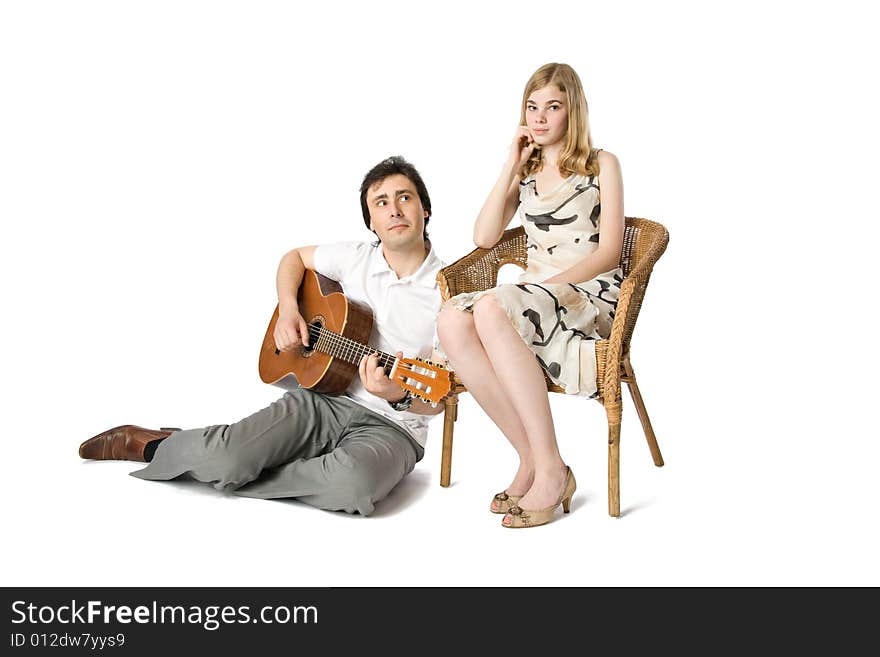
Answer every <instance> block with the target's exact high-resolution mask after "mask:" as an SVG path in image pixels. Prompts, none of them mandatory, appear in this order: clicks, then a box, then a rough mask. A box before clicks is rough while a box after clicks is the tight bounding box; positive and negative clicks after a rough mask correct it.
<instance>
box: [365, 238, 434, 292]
mask: <svg viewBox="0 0 880 657" xmlns="http://www.w3.org/2000/svg"><path fill="white" fill-rule="evenodd" d="M429 244H430V242H429ZM439 263H440V261H439V259H438V258H437V254H436V253H434V245H433V244H431V248H430V250H429V251H428V255H427V256H425V259H424V260H423V261H422V264H421V265H420V266H419V268H418V269H417V270H416V271H415V272H413V273H412V274H410V275H409V276H405V277H404V278H401V279H400V280H401V281H407V280H409V281H412V282H413V283H416V284H418V285H425V286H427V287H434V284H435V283H436V279H437V269H438V267H439ZM368 273H369V275H370V276H376V275H378V274H384V273H388V274H390V275H392V276H394V278H395V279H396V278H397V274H395V273H394V271H393V270H392V269H391V267H389V266H388V262H387V261H386V260H385V256H384V255H382V243H381V242H380V243H379V244H378V245H377V246H375V247H373V254H372V255H371V256H370V266H369V269H368Z"/></svg>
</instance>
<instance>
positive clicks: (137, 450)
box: [79, 424, 172, 461]
mask: <svg viewBox="0 0 880 657" xmlns="http://www.w3.org/2000/svg"><path fill="white" fill-rule="evenodd" d="M171 433H172V432H171V431H162V430H159V431H156V430H154V429H144V428H143V427H138V426H135V425H133V424H123V425H122V426H121V427H114V428H113V429H110V430H109V431H105V432H104V433H99V434H98V435H97V436H95V437H94V438H89V439H88V440H87V441H85V442H84V443H83V444H82V445H80V446H79V455H80V457H82V458H84V459H97V460H100V461H105V460H117V461H143V460H144V447H146V446H147V443H148V442H150V441H151V440H158V439H160V438H167V437H168V436H170V435H171Z"/></svg>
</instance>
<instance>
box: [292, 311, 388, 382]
mask: <svg viewBox="0 0 880 657" xmlns="http://www.w3.org/2000/svg"><path fill="white" fill-rule="evenodd" d="M309 345H310V346H311V348H312V349H316V350H318V351H320V352H321V353H324V354H327V355H328V356H333V357H334V358H340V359H342V360H344V361H346V362H347V363H351V364H352V365H359V364H360V362H361V358H363V357H364V356H366V355H368V354H376V355H377V357H378V359H379V365H381V366H382V367H383V368H384V369H385V374H390V373H391V369H392V368H393V367H394V361H396V360H397V357H396V356H394V355H393V354H386V353H385V352H384V351H379V350H378V349H373V348H372V347H370V346H369V345H365V344H362V343H360V342H357V341H355V340H351V339H350V338H346V337H345V336H344V335H340V334H339V333H334V332H333V331H330V330H328V329H326V328H324V327H323V326H321V325H319V324H317V323H312V324H309Z"/></svg>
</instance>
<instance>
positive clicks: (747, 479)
mask: <svg viewBox="0 0 880 657" xmlns="http://www.w3.org/2000/svg"><path fill="white" fill-rule="evenodd" d="M610 5H611V3H607V2H602V3H593V2H583V1H579V2H553V3H539V2H511V1H507V2H503V3H500V2H498V3H495V2H488V3H478V2H468V3H462V4H455V3H448V2H446V3H443V4H440V3H437V4H434V5H432V6H427V5H424V4H421V3H414V2H401V3H394V2H368V3H360V4H357V5H354V4H352V6H346V5H345V4H341V3H336V2H332V3H281V2H279V3H270V2H247V3H245V2H238V3H235V2H138V3H134V2H76V3H72V2H5V3H3V4H2V7H0V94H2V102H0V219H2V244H0V249H2V251H0V256H2V258H0V267H2V271H0V273H2V278H0V280H2V285H3V311H4V312H3V315H4V319H3V323H2V341H0V349H2V354H0V356H2V358H0V365H2V368H3V376H2V383H0V386H2V391H0V393H2V394H0V400H2V405H3V415H2V420H3V421H2V426H3V438H4V440H3V441H2V444H0V456H2V463H3V468H2V473H0V485H2V491H0V503H2V526H3V531H4V534H5V538H4V541H3V547H2V551H3V555H2V558H0V577H2V583H3V584H4V585H117V586H125V585H293V586H299V585H314V586H327V585H331V586H332V585H336V586H339V585H353V586H360V585H419V586H420V585H480V586H482V585H500V586H506V585H874V586H876V585H878V584H880V568H878V565H877V564H878V560H877V558H876V555H877V551H878V547H880V546H878V539H877V524H878V512H877V511H878V503H880V496H878V490H877V483H876V480H877V477H876V474H875V473H876V471H877V469H878V468H880V444H878V437H880V436H878V431H877V420H876V409H877V402H876V399H875V393H876V388H877V386H876V383H875V381H876V378H875V370H876V368H877V365H878V358H877V355H878V354H877V351H878V350H877V347H876V344H877V338H876V334H877V323H876V320H875V319H874V318H873V309H874V306H875V303H876V302H875V301H874V297H875V295H876V292H875V291H874V287H875V286H874V282H875V278H876V277H875V276H874V275H873V274H874V272H875V271H876V261H877V256H876V254H875V251H876V249H877V244H878V237H880V235H878V229H877V224H878V218H880V217H878V211H877V203H876V198H875V194H874V189H875V187H876V180H877V175H878V166H877V162H878V157H877V153H878V146H880V143H878V142H880V140H878V129H877V116H878V115H880V106H878V102H877V94H876V90H877V83H876V66H875V64H876V61H877V59H878V54H880V53H878V48H877V46H876V45H872V44H876V34H875V32H876V30H875V29H874V25H873V24H872V23H871V22H870V21H869V20H868V16H867V15H865V14H863V13H862V10H860V9H859V8H858V7H859V6H860V3H834V4H828V3H800V2H799V3H795V2H791V3H743V2H740V3H735V4H731V5H730V6H729V7H728V8H724V9H720V8H718V7H716V6H714V5H711V6H710V5H707V6H702V5H703V3H692V4H686V3H676V4H671V5H670V4H668V3H664V4H662V5H660V4H659V3H658V6H656V7H654V6H652V5H650V4H647V3H646V4H634V3H615V6H614V7H611V6H610ZM548 61H562V62H567V63H569V64H571V65H572V66H574V68H575V69H576V70H577V71H578V72H579V73H580V75H581V78H582V80H583V82H584V86H585V88H586V92H587V96H588V99H589V102H590V110H591V114H590V118H591V124H592V134H593V138H594V142H595V144H596V145H597V146H599V147H603V148H606V149H608V150H610V151H612V152H614V153H615V154H616V155H617V156H618V157H619V159H620V161H621V163H622V167H623V173H624V184H625V190H626V213H627V214H628V215H631V216H643V217H648V218H651V219H654V220H657V221H660V222H662V223H663V224H665V225H666V226H667V227H668V228H669V231H670V234H671V242H670V245H669V249H668V251H667V253H666V255H665V256H664V257H663V258H662V259H661V260H660V261H659V263H658V264H657V266H656V268H655V274H654V277H653V278H652V281H651V285H650V286H649V289H648V294H647V297H646V301H645V305H644V307H643V311H642V315H641V318H640V320H639V324H638V326H637V329H636V333H635V336H634V340H633V363H634V366H635V368H636V372H637V374H638V375H639V381H640V384H641V388H642V392H643V394H644V397H645V400H646V403H647V406H648V410H649V412H650V414H651V417H652V419H653V421H654V426H655V429H656V432H657V436H658V439H659V442H660V447H661V449H662V451H663V454H664V457H665V459H666V463H667V464H666V466H665V467H663V468H655V467H654V466H653V464H652V462H651V458H650V454H649V452H648V449H647V447H646V444H645V441H644V438H643V436H642V434H641V429H640V427H639V424H638V419H637V417H636V414H635V412H634V410H633V408H632V405H631V404H630V400H629V397H628V396H625V399H624V402H625V406H624V418H623V436H622V446H621V459H622V465H621V503H622V510H623V515H622V517H621V518H620V519H612V518H610V517H609V516H608V515H607V501H606V433H605V432H606V425H605V416H604V412H603V410H602V408H601V407H600V406H599V405H598V404H596V403H595V402H589V401H585V400H583V399H576V398H564V397H563V396H561V395H554V396H553V398H552V407H553V410H554V414H555V419H556V423H557V431H558V435H559V439H560V444H561V448H562V452H563V456H564V458H565V459H566V460H567V461H568V463H570V464H571V465H572V467H573V469H574V470H575V472H576V473H577V478H578V482H579V489H578V493H577V495H576V497H575V500H574V504H573V509H572V513H571V514H570V515H569V516H566V517H564V518H561V519H559V520H558V521H557V522H554V523H553V524H551V525H548V526H546V527H543V528H540V529H534V530H532V531H528V532H514V531H509V530H507V529H504V528H502V527H501V526H500V516H493V515H491V514H489V513H488V512H487V510H486V509H487V506H488V504H489V501H490V498H491V496H492V494H493V493H494V492H496V491H497V490H500V489H501V488H503V487H504V486H505V485H506V484H507V483H508V482H509V480H510V478H511V477H512V474H513V470H514V467H515V463H514V460H513V453H512V451H511V450H510V449H509V448H507V447H506V443H505V442H504V440H503V438H502V436H501V435H500V434H499V432H498V431H497V430H496V429H495V428H494V427H493V425H491V423H490V422H489V421H487V420H486V419H485V418H484V417H483V415H482V413H481V412H480V411H479V409H478V408H477V407H476V405H475V404H474V402H473V400H472V399H471V398H469V397H466V398H464V399H463V400H462V403H461V408H460V420H459V422H458V424H457V427H456V429H457V432H456V439H455V451H454V461H453V486H452V487H450V488H448V489H442V488H440V486H439V484H438V481H439V463H440V439H441V430H442V420H440V419H439V418H438V419H437V420H435V421H434V422H433V423H432V426H431V432H430V436H429V443H428V449H427V453H426V456H425V459H424V460H423V461H422V462H421V463H419V465H418V466H417V468H416V470H415V472H414V473H413V474H412V475H410V476H409V477H408V478H407V479H406V480H405V481H404V483H403V484H401V486H400V487H399V488H398V489H397V490H396V491H395V492H394V493H393V494H392V495H391V497H389V498H388V499H387V500H386V501H385V502H383V503H381V504H380V505H379V507H378V511H377V513H376V515H375V516H374V517H371V518H361V517H359V516H347V515H345V514H343V513H329V512H322V511H318V510H315V509H313V508H310V507H307V506H305V505H302V504H300V503H297V502H289V501H288V502H268V501H261V500H252V499H242V498H237V497H234V496H231V495H224V494H221V493H219V492H217V491H215V490H214V489H213V488H211V487H210V486H207V485H204V484H197V483H194V482H182V483H177V482H175V483H153V482H146V481H140V480H137V479H134V478H131V477H128V476H127V473H128V472H130V471H132V470H133V469H135V466H134V464H129V463H120V462H83V461H81V460H80V459H79V458H78V456H77V446H78V445H79V443H80V442H81V441H82V440H84V439H86V438H88V437H90V436H91V435H93V434H95V433H98V432H99V431H102V430H104V429H106V428H109V427H111V426H115V425H117V424H123V423H135V424H140V425H142V426H147V427H158V426H182V427H198V426H203V425H206V424H214V423H225V422H232V421H235V420H237V419H239V418H241V417H244V416H245V415H248V414H250V413H251V412H253V411H255V410H257V409H259V408H262V407H263V406H265V405H266V404H268V403H269V402H271V401H272V400H273V399H275V398H276V397H277V396H278V395H279V391H277V389H275V388H272V387H269V386H266V385H264V384H262V383H261V382H260V381H259V378H258V377H257V372H256V361H257V353H258V348H259V344H260V341H261V340H262V337H263V332H264V330H265V326H266V323H267V321H268V319H269V316H270V313H271V311H272V309H273V307H274V303H275V290H274V276H275V270H276V266H277V263H278V260H279V258H280V257H281V256H282V254H283V253H285V252H286V251H287V250H288V249H290V248H292V247H295V246H299V245H304V244H314V243H322V242H331V241H337V240H342V239H346V240H347V239H369V238H370V237H371V234H369V233H368V232H367V231H366V229H365V228H364V226H363V224H362V219H361V215H360V207H359V204H358V186H359V184H360V180H361V178H362V176H363V174H364V173H365V172H366V171H367V170H368V169H369V168H370V167H371V166H372V165H373V164H375V163H376V162H377V161H379V160H380V159H382V158H383V157H386V156H388V155H391V154H402V155H404V156H405V157H407V158H408V159H410V160H411V161H412V162H413V163H415V165H416V166H417V167H418V168H419V169H420V170H421V172H422V175H423V176H424V179H425V181H426V183H427V185H428V188H429V190H430V194H431V198H432V200H433V210H434V216H433V219H432V221H431V224H430V230H431V233H432V237H433V240H434V244H435V248H436V249H437V250H438V252H439V253H440V255H441V256H442V257H444V259H446V260H447V261H448V262H451V261H452V260H454V259H455V258H457V257H459V256H461V255H463V254H465V253H466V252H468V251H469V250H470V249H471V248H472V246H471V244H470V231H471V226H472V222H473V219H474V218H475V216H476V214H477V212H478V210H479V208H480V206H481V204H482V201H483V200H484V198H485V196H486V194H487V193H488V192H489V189H490V188H491V186H492V184H493V183H494V181H495V179H496V176H497V174H498V171H499V169H500V166H501V164H502V162H503V159H504V157H505V154H506V149H507V145H508V143H509V139H510V137H511V135H512V133H513V130H514V128H515V126H516V123H517V121H518V117H519V109H518V108H519V102H520V95H521V93H522V87H523V85H524V84H525V82H526V80H527V79H528V77H529V75H530V74H531V73H532V72H533V71H534V70H535V69H536V68H537V67H538V66H540V65H541V64H544V63H545V62H548ZM400 312H402V313H405V312H406V308H401V309H400Z"/></svg>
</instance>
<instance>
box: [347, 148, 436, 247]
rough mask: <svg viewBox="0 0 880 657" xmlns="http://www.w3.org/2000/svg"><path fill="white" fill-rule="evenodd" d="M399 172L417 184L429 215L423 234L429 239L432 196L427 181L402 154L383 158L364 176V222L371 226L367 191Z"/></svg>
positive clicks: (362, 200)
mask: <svg viewBox="0 0 880 657" xmlns="http://www.w3.org/2000/svg"><path fill="white" fill-rule="evenodd" d="M398 173H399V174H400V175H402V176H406V177H407V178H409V181H410V182H411V183H412V184H413V185H415V186H416V193H417V194H418V195H419V200H420V201H421V202H422V207H423V208H424V209H425V211H426V212H427V213H428V216H427V217H425V229H424V233H423V234H422V238H423V239H424V240H426V241H427V239H428V221H429V220H430V219H431V197H430V196H428V190H427V188H426V187H425V183H424V181H423V180H422V177H421V176H420V175H419V172H418V171H417V170H416V168H415V167H414V166H413V165H412V164H410V163H409V162H407V161H406V160H405V159H403V158H402V157H401V156H400V155H394V156H393V157H389V158H386V159H384V160H382V161H381V162H379V164H377V165H376V166H374V167H373V168H372V169H370V170H369V171H368V172H367V175H366V176H364V181H363V182H362V183H361V210H362V211H363V213H364V224H365V225H366V226H367V228H369V227H370V208H369V206H368V205H367V191H368V190H369V189H370V187H372V186H373V185H375V184H377V183H380V182H382V181H383V180H385V179H386V178H387V177H388V176H393V175H396V174H398Z"/></svg>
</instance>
